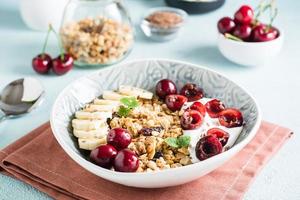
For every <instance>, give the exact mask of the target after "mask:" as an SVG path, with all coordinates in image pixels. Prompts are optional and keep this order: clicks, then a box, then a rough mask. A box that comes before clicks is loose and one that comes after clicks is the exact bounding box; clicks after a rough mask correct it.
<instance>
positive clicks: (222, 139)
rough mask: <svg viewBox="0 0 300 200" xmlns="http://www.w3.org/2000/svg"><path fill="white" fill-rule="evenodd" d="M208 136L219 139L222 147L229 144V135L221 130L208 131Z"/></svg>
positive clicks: (212, 129)
mask: <svg viewBox="0 0 300 200" xmlns="http://www.w3.org/2000/svg"><path fill="white" fill-rule="evenodd" d="M207 135H212V136H215V137H216V138H218V139H219V141H220V142H221V144H222V146H225V145H226V144H227V142H228V138H229V134H228V133H227V132H226V131H224V130H222V129H220V128H211V129H209V130H208V131H207Z"/></svg>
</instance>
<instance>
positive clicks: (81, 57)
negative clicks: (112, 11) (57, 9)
mask: <svg viewBox="0 0 300 200" xmlns="http://www.w3.org/2000/svg"><path fill="white" fill-rule="evenodd" d="M60 35H61V39H62V43H63V46H64V49H65V51H66V52H67V53H69V54H70V55H72V57H73V58H74V59H75V60H77V61H80V62H83V63H88V64H106V63H112V62H115V61H117V60H119V59H121V58H122V57H123V56H124V55H125V54H126V53H127V52H128V51H129V50H130V48H131V46H132V44H133V30H132V29H131V28H130V26H129V25H128V24H122V23H120V22H118V21H115V20H113V19H108V18H105V17H97V18H85V19H82V20H79V21H76V22H69V23H66V24H65V25H64V26H63V27H62V28H61V30H60Z"/></svg>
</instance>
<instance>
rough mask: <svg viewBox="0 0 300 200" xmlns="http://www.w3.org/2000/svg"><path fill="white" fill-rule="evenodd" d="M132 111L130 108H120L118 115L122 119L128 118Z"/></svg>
mask: <svg viewBox="0 0 300 200" xmlns="http://www.w3.org/2000/svg"><path fill="white" fill-rule="evenodd" d="M130 110H131V109H129V108H126V107H124V106H120V108H119V110H118V115H119V116H120V117H126V116H128V114H129V112H130Z"/></svg>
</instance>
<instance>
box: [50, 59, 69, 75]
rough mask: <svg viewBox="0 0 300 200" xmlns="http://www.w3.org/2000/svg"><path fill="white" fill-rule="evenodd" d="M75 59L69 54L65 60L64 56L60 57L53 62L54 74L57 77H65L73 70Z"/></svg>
mask: <svg viewBox="0 0 300 200" xmlns="http://www.w3.org/2000/svg"><path fill="white" fill-rule="evenodd" d="M73 62H74V60H73V58H72V56H70V55H69V54H64V56H63V60H62V56H61V55H59V56H57V57H56V58H55V59H53V60H52V63H53V72H54V73H55V74H57V75H63V74H65V73H67V72H68V71H70V70H71V69H72V68H73Z"/></svg>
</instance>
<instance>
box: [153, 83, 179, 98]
mask: <svg viewBox="0 0 300 200" xmlns="http://www.w3.org/2000/svg"><path fill="white" fill-rule="evenodd" d="M176 93H177V88H176V85H175V83H174V82H173V81H171V80H169V79H162V80H160V81H159V82H158V83H157V84H156V95H157V96H158V97H159V98H161V99H164V98H165V97H166V96H167V95H170V94H176Z"/></svg>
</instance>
